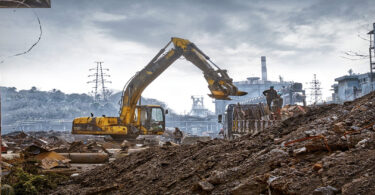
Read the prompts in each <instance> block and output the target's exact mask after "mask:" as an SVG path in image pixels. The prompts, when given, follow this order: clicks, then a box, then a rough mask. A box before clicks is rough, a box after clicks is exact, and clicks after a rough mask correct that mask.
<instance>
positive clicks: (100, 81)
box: [87, 62, 112, 102]
mask: <svg viewBox="0 0 375 195" xmlns="http://www.w3.org/2000/svg"><path fill="white" fill-rule="evenodd" d="M95 63H96V67H95V68H90V69H89V71H94V73H93V74H91V75H89V77H94V79H93V80H91V81H88V82H87V83H94V87H93V89H94V90H93V91H92V93H93V95H94V101H95V102H100V101H107V100H108V96H109V94H110V92H109V90H108V89H107V87H106V86H105V83H112V82H111V81H109V80H107V79H105V78H106V77H110V75H108V74H107V73H105V72H104V71H109V69H108V68H103V66H102V64H103V62H95ZM100 88H101V90H100ZM99 91H101V94H100V92H99Z"/></svg>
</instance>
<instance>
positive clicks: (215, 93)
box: [120, 37, 247, 124]
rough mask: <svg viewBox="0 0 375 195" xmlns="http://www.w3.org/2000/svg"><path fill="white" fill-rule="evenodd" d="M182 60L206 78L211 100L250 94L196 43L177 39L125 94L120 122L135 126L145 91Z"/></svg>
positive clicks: (138, 75) (155, 58) (145, 69)
mask: <svg viewBox="0 0 375 195" xmlns="http://www.w3.org/2000/svg"><path fill="white" fill-rule="evenodd" d="M171 43H173V45H174V47H173V48H172V49H170V50H169V51H168V52H166V53H165V51H166V49H167V47H168V46H169V45H170V44H171ZM181 56H184V57H185V58H186V59H187V60H189V61H190V62H192V63H193V64H194V65H195V66H197V67H198V68H199V69H201V70H202V72H203V74H204V78H205V79H206V80H207V82H208V88H209V89H210V91H211V94H209V96H210V97H212V98H215V99H222V100H230V98H229V97H228V96H242V95H246V94H247V93H246V92H242V91H239V90H238V89H237V87H236V86H234V85H233V81H232V79H231V78H230V77H229V76H228V74H227V72H226V70H222V69H220V68H219V67H218V66H217V65H216V64H214V63H213V62H212V61H211V60H210V58H209V57H208V56H207V55H205V54H204V53H203V52H202V51H201V50H200V49H199V48H198V47H197V46H196V45H195V44H194V43H191V42H190V41H188V40H186V39H181V38H175V37H174V38H172V40H171V41H170V42H169V43H168V44H167V45H166V46H165V47H164V48H162V49H161V50H160V51H159V53H158V54H157V55H156V56H155V57H154V58H153V59H152V60H151V61H150V62H149V63H148V64H147V65H146V66H145V67H144V68H143V69H142V70H141V71H139V72H138V73H137V74H136V75H135V76H134V77H133V78H131V79H130V81H129V82H128V83H127V85H126V86H125V88H124V90H123V94H122V102H121V104H122V105H121V110H120V121H122V122H123V123H124V124H131V123H132V121H133V119H134V113H135V109H136V105H137V102H138V100H139V98H140V97H141V94H142V92H143V90H144V89H145V88H146V87H147V86H148V85H149V84H150V83H151V82H152V81H153V80H155V79H156V78H157V77H158V76H159V75H160V74H161V73H163V72H164V71H165V70H166V69H167V68H168V67H169V66H170V65H171V64H172V63H173V62H175V61H176V60H177V59H178V58H179V57H181ZM209 62H210V63H211V64H212V65H214V66H215V67H216V68H217V70H215V69H214V68H213V67H212V66H211V64H210V63H209Z"/></svg>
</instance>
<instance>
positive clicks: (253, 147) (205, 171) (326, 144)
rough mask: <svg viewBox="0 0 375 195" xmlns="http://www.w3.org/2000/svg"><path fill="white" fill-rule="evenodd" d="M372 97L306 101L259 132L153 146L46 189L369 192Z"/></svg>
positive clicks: (374, 156) (373, 168) (373, 167)
mask: <svg viewBox="0 0 375 195" xmlns="http://www.w3.org/2000/svg"><path fill="white" fill-rule="evenodd" d="M374 103H375V93H371V94H369V95H366V96H364V97H361V98H359V99H357V100H355V101H352V102H346V103H344V104H343V105H336V104H330V105H322V106H314V107H310V108H308V109H306V110H304V111H305V113H304V114H303V113H302V114H298V115H294V116H292V117H291V118H289V119H286V120H283V121H282V122H280V123H278V124H276V125H274V126H272V127H269V128H267V129H265V130H263V131H261V132H260V133H258V134H257V135H245V136H242V137H240V138H237V139H234V140H231V141H226V140H221V139H215V140H210V141H198V142H197V143H196V144H193V145H173V144H164V145H162V146H150V147H148V148H146V149H144V150H142V151H140V152H136V153H132V154H129V155H126V156H123V157H121V158H118V159H116V160H114V161H113V162H109V163H108V164H105V165H103V166H100V167H97V168H95V169H93V170H91V171H87V172H84V173H82V174H80V175H78V176H76V177H73V178H71V179H70V180H69V181H68V182H66V183H64V184H63V186H60V187H59V188H58V189H57V190H54V191H53V192H51V193H53V194H371V193H372V192H373V191H374V190H375V185H374V182H375V174H374V173H375V164H374V162H375V129H374V125H375V122H374V121H375V120H374V119H375V107H374V106H373V105H374ZM289 109H290V108H288V112H292V111H291V110H294V109H298V110H300V108H298V107H295V108H293V109H291V110H290V111H289ZM299 112H301V110H300V111H299ZM270 135H272V136H270Z"/></svg>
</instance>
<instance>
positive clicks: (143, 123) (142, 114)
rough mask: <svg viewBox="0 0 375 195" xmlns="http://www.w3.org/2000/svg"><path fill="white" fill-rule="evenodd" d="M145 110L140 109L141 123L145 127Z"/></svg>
mask: <svg viewBox="0 0 375 195" xmlns="http://www.w3.org/2000/svg"><path fill="white" fill-rule="evenodd" d="M147 118H148V117H147V110H146V109H141V125H142V126H145V127H147V126H148V125H147Z"/></svg>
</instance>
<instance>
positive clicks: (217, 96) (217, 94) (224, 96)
mask: <svg viewBox="0 0 375 195" xmlns="http://www.w3.org/2000/svg"><path fill="white" fill-rule="evenodd" d="M211 92H212V94H208V96H210V97H212V98H215V99H217V100H231V98H230V97H229V96H244V95H246V94H247V92H244V91H239V90H236V92H235V93H230V94H228V93H224V92H223V91H211Z"/></svg>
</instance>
